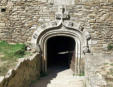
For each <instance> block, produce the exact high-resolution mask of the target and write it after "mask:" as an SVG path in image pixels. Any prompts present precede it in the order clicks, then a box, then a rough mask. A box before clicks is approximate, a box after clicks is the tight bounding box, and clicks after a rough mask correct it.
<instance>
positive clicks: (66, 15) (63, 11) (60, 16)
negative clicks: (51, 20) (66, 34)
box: [56, 6, 69, 20]
mask: <svg viewBox="0 0 113 87" xmlns="http://www.w3.org/2000/svg"><path fill="white" fill-rule="evenodd" d="M56 19H60V20H65V19H69V13H68V12H67V11H66V8H65V7H63V6H59V8H58V12H57V13H56Z"/></svg>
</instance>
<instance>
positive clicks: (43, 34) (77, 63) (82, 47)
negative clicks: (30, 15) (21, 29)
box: [31, 8, 90, 74]
mask: <svg viewBox="0 0 113 87" xmlns="http://www.w3.org/2000/svg"><path fill="white" fill-rule="evenodd" d="M63 9H64V8H62V9H61V8H60V10H59V12H58V13H56V19H58V20H56V21H52V22H49V23H45V24H43V25H42V26H40V27H38V28H37V30H36V31H35V32H34V34H33V37H32V41H31V43H32V45H33V47H34V49H36V50H37V52H39V53H40V54H41V55H42V68H41V69H42V71H43V72H47V41H48V39H49V38H52V37H55V36H65V37H71V38H73V39H74V40H75V42H76V46H75V53H74V55H75V60H74V65H73V67H74V72H75V74H80V73H81V71H83V66H82V65H81V62H82V61H83V58H84V53H86V52H88V51H89V44H88V40H89V39H90V35H89V33H88V32H87V31H85V30H84V29H83V26H82V24H81V23H76V22H73V21H69V20H65V21H64V19H68V17H69V16H68V14H67V12H66V14H65V12H64V11H61V10H63ZM62 12H64V13H62ZM62 15H65V16H62ZM66 15H67V16H66ZM59 19H60V20H59Z"/></svg>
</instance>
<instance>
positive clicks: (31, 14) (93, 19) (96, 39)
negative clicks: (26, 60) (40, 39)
mask: <svg viewBox="0 0 113 87" xmlns="http://www.w3.org/2000/svg"><path fill="white" fill-rule="evenodd" d="M94 1H95V0H94ZM107 1H109V2H112V0H107ZM66 8H67V11H69V13H70V17H71V18H70V20H71V21H74V22H78V23H81V24H83V26H84V29H85V30H86V31H88V32H90V34H91V41H90V51H91V52H92V53H96V54H97V53H107V54H110V53H111V51H109V52H108V50H107V46H108V44H109V43H113V34H112V33H113V5H112V3H108V2H106V3H103V2H102V3H100V2H99V3H97V2H93V0H92V1H91V2H89V1H87V2H86V3H84V4H77V3H76V5H70V6H67V7H66ZM0 10H1V12H0V40H7V41H8V42H22V43H30V40H31V36H32V34H33V32H34V31H35V30H36V29H37V27H39V26H40V25H42V24H44V23H46V22H49V21H53V20H55V13H56V12H57V10H58V8H57V6H56V5H54V4H50V3H46V2H45V1H43V2H41V1H38V0H29V1H26V0H25V1H24V0H17V1H16V0H9V1H8V2H7V1H5V0H2V1H1V3H0Z"/></svg>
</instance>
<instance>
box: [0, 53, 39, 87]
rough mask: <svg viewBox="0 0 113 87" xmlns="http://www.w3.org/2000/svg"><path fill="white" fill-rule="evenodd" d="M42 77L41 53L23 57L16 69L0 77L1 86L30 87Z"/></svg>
mask: <svg viewBox="0 0 113 87" xmlns="http://www.w3.org/2000/svg"><path fill="white" fill-rule="evenodd" d="M39 77H40V55H38V54H34V55H33V56H32V57H30V58H27V59H21V60H20V61H19V63H18V65H17V66H16V68H15V69H12V70H9V72H8V73H7V74H6V75H5V76H4V77H0V80H1V81H0V87H29V86H30V84H31V83H32V82H33V81H34V80H37V79H39Z"/></svg>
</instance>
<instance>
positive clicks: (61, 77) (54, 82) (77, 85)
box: [31, 67, 84, 87]
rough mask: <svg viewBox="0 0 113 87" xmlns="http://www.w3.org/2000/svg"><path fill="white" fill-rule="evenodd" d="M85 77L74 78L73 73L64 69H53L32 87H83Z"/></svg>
mask: <svg viewBox="0 0 113 87" xmlns="http://www.w3.org/2000/svg"><path fill="white" fill-rule="evenodd" d="M83 80H84V77H73V72H72V71H71V70H70V69H66V68H64V67H52V68H50V69H49V70H48V75H47V76H45V77H43V78H41V79H40V80H39V81H37V82H36V83H34V84H32V86H31V87H83Z"/></svg>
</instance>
